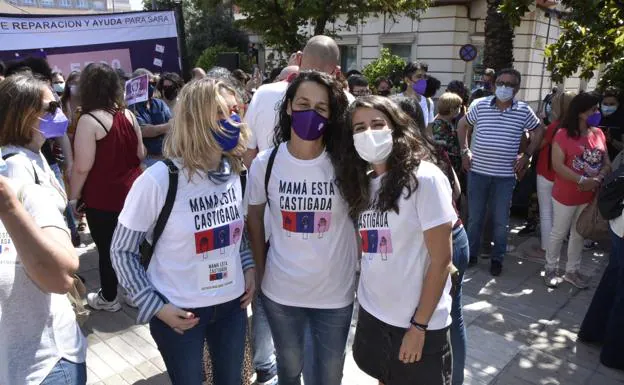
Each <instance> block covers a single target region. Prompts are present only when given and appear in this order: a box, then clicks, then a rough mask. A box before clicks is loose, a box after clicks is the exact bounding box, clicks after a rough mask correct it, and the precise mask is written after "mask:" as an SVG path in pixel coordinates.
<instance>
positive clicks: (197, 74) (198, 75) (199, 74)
mask: <svg viewBox="0 0 624 385" xmlns="http://www.w3.org/2000/svg"><path fill="white" fill-rule="evenodd" d="M191 74H192V75H193V79H192V80H199V79H203V78H205V77H206V71H204V70H203V68H199V67H195V68H193V69H192V70H191Z"/></svg>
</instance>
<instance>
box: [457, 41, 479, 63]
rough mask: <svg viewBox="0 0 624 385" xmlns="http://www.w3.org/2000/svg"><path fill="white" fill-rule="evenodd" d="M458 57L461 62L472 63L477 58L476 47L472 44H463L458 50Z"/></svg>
mask: <svg viewBox="0 0 624 385" xmlns="http://www.w3.org/2000/svg"><path fill="white" fill-rule="evenodd" d="M459 57H460V58H461V59H462V60H463V61H473V60H474V59H476V58H477V47H475V46H474V45H472V44H464V45H462V47H461V48H460V49H459Z"/></svg>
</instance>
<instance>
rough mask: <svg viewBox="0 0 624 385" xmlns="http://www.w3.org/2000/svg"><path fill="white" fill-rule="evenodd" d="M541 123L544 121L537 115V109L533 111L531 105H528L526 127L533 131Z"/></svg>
mask: <svg viewBox="0 0 624 385" xmlns="http://www.w3.org/2000/svg"><path fill="white" fill-rule="evenodd" d="M541 123H542V121H541V120H540V118H538V117H537V115H535V111H533V109H532V108H531V107H530V106H527V116H526V121H525V122H524V127H525V128H526V129H527V130H528V131H533V130H535V129H536V128H537V127H539V126H540V124H541Z"/></svg>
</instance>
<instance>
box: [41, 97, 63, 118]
mask: <svg viewBox="0 0 624 385" xmlns="http://www.w3.org/2000/svg"><path fill="white" fill-rule="evenodd" d="M59 108H61V103H59V102H57V101H55V100H54V101H51V102H50V103H49V104H48V106H47V107H46V108H44V109H43V110H44V111H45V112H46V113H49V114H52V115H55V114H56V111H57V110H58V109H59Z"/></svg>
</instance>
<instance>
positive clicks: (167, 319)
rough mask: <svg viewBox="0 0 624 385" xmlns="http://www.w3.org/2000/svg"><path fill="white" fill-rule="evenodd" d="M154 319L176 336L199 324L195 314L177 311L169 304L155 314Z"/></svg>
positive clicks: (177, 309)
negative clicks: (170, 329) (164, 324)
mask: <svg viewBox="0 0 624 385" xmlns="http://www.w3.org/2000/svg"><path fill="white" fill-rule="evenodd" d="M156 317H158V319H159V320H161V321H162V322H164V323H166V324H167V325H169V327H170V328H172V329H173V330H174V331H175V332H176V333H178V334H184V332H185V331H187V330H189V329H192V328H194V327H195V326H197V324H198V323H199V317H195V314H193V313H191V312H190V311H186V310H182V309H179V308H177V307H175V306H173V305H172V304H170V303H167V304H165V306H163V307H162V308H161V309H160V310H159V311H158V313H156Z"/></svg>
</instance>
